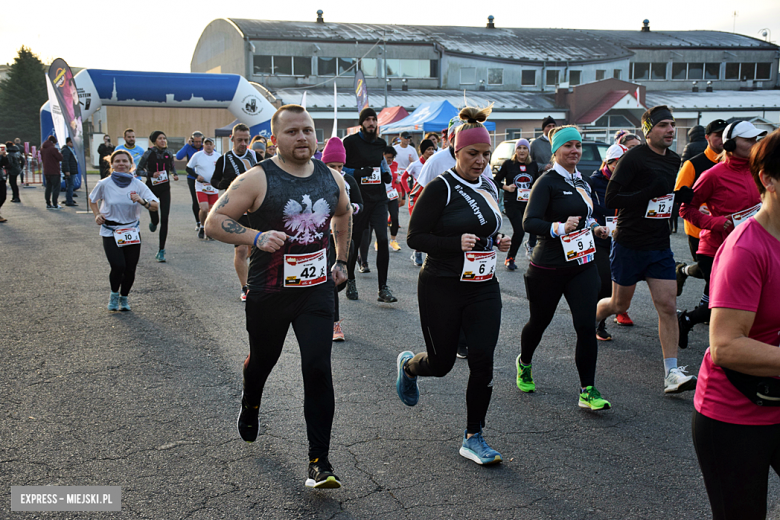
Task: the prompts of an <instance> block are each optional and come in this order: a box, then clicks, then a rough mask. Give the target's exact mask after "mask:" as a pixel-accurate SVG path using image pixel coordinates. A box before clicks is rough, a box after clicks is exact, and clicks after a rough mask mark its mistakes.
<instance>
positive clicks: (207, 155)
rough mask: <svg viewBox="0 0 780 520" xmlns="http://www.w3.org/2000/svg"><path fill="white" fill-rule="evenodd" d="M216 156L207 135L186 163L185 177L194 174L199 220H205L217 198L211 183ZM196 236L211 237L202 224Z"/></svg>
mask: <svg viewBox="0 0 780 520" xmlns="http://www.w3.org/2000/svg"><path fill="white" fill-rule="evenodd" d="M194 135H195V134H193V136H194ZM201 137H202V135H201ZM218 158H219V156H218V155H217V154H216V153H214V139H213V138H211V137H207V138H206V139H204V140H203V150H201V151H199V152H195V154H193V156H192V158H191V159H190V160H189V162H188V163H187V178H188V179H189V178H190V176H191V175H194V176H195V194H196V195H197V197H198V208H199V210H200V214H199V215H198V218H199V222H206V217H207V216H208V214H209V211H211V207H212V206H213V205H214V204H215V203H216V202H217V198H219V192H218V191H217V188H216V187H214V186H212V185H211V177H212V176H213V175H214V168H215V166H216V163H217V159H218ZM198 238H200V239H201V240H204V239H206V238H208V239H211V237H207V236H206V232H205V230H204V228H203V226H202V225H201V226H200V227H199V228H198Z"/></svg>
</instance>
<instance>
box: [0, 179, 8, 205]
mask: <svg viewBox="0 0 780 520" xmlns="http://www.w3.org/2000/svg"><path fill="white" fill-rule="evenodd" d="M7 191H8V187H7V186H6V184H5V179H2V180H0V208H2V207H3V204H5V198H6V192H7Z"/></svg>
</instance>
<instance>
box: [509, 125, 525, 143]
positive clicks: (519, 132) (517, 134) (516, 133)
mask: <svg viewBox="0 0 780 520" xmlns="http://www.w3.org/2000/svg"><path fill="white" fill-rule="evenodd" d="M505 133H506V139H507V141H508V140H510V139H520V138H521V137H523V129H522V128H507V129H506V132H505Z"/></svg>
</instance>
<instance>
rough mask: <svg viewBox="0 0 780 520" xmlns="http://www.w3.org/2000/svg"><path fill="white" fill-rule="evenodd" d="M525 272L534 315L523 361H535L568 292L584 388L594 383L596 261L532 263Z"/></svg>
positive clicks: (525, 331)
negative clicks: (568, 264)
mask: <svg viewBox="0 0 780 520" xmlns="http://www.w3.org/2000/svg"><path fill="white" fill-rule="evenodd" d="M524 276H525V292H526V295H527V296H528V301H529V309H530V311H531V316H530V318H529V319H528V323H526V324H525V327H523V332H522V334H521V335H520V352H521V354H520V361H522V362H523V364H524V365H530V364H531V360H532V359H533V355H534V351H536V347H538V346H539V343H540V342H541V341H542V335H543V334H544V331H545V330H546V329H547V326H548V325H549V324H550V322H551V321H552V319H553V316H555V309H556V307H558V302H559V301H560V299H561V296H564V297H566V301H567V302H568V303H569V309H570V310H571V317H572V321H573V322H574V330H575V331H576V332H577V349H576V351H575V355H574V361H575V363H576V364H577V372H579V375H580V384H581V385H582V386H583V388H584V387H586V386H591V385H593V383H594V381H595V379H596V358H597V356H598V344H597V342H596V305H597V304H598V298H599V296H598V291H599V284H600V280H599V272H598V269H597V267H596V264H595V262H590V263H589V264H586V265H584V266H580V265H575V266H572V267H565V268H561V269H543V268H540V267H537V266H535V265H533V264H531V265H530V266H529V267H528V270H527V271H526V272H525V275H524ZM470 346H471V345H469V347H470Z"/></svg>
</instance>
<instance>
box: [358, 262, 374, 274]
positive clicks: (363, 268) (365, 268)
mask: <svg viewBox="0 0 780 520" xmlns="http://www.w3.org/2000/svg"><path fill="white" fill-rule="evenodd" d="M358 270H359V271H360V272H361V273H370V272H371V268H370V267H368V264H360V267H359V268H358Z"/></svg>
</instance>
